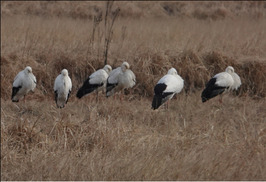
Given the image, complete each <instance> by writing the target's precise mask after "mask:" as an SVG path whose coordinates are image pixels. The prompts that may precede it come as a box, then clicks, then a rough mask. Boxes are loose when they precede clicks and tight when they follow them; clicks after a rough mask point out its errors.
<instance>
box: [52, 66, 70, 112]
mask: <svg viewBox="0 0 266 182" xmlns="http://www.w3.org/2000/svg"><path fill="white" fill-rule="evenodd" d="M71 89H72V82H71V79H70V77H69V76H68V71H67V69H63V70H62V71H61V74H60V75H58V76H57V77H56V79H55V82H54V94H55V102H56V105H57V107H58V108H63V107H65V104H66V103H67V101H68V98H69V96H70V93H71Z"/></svg>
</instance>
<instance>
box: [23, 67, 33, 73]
mask: <svg viewBox="0 0 266 182" xmlns="http://www.w3.org/2000/svg"><path fill="white" fill-rule="evenodd" d="M24 70H25V72H26V73H28V74H29V73H32V69H31V67H30V66H27V67H26V68H25V69H24Z"/></svg>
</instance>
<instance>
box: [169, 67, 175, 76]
mask: <svg viewBox="0 0 266 182" xmlns="http://www.w3.org/2000/svg"><path fill="white" fill-rule="evenodd" d="M167 74H168V75H177V71H176V69H175V68H171V69H170V70H168V73H167Z"/></svg>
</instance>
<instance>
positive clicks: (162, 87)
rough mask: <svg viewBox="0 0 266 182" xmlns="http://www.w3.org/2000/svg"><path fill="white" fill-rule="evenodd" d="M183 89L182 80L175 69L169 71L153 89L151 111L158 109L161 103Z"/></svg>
mask: <svg viewBox="0 0 266 182" xmlns="http://www.w3.org/2000/svg"><path fill="white" fill-rule="evenodd" d="M183 87H184V80H183V79H182V78H181V77H180V76H179V75H178V74H177V71H176V69H175V68H171V69H169V71H168V73H167V74H166V75H164V76H163V77H162V78H161V79H160V80H159V81H158V82H157V84H156V85H155V87H154V96H153V100H152V109H154V110H155V109H158V108H159V107H160V106H161V105H162V104H163V103H165V102H166V101H168V100H170V99H172V97H173V96H174V95H175V94H177V93H179V92H181V90H182V89H183Z"/></svg>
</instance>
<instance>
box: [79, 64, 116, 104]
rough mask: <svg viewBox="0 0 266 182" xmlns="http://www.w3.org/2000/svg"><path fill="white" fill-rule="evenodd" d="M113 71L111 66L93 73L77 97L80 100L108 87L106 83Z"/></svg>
mask: <svg viewBox="0 0 266 182" xmlns="http://www.w3.org/2000/svg"><path fill="white" fill-rule="evenodd" d="M111 71H112V67H111V66H110V65H105V66H104V67H103V68H102V69H99V70H97V71H95V72H94V73H92V74H91V75H90V76H89V78H88V79H87V80H86V81H85V82H84V83H83V85H82V87H81V88H80V89H79V90H78V92H77V95H76V96H77V97H78V98H79V99H80V98H81V97H83V96H84V95H87V94H89V93H91V92H93V91H97V95H98V91H99V90H101V89H103V88H104V87H106V81H107V78H108V76H109V73H110V72H111Z"/></svg>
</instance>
